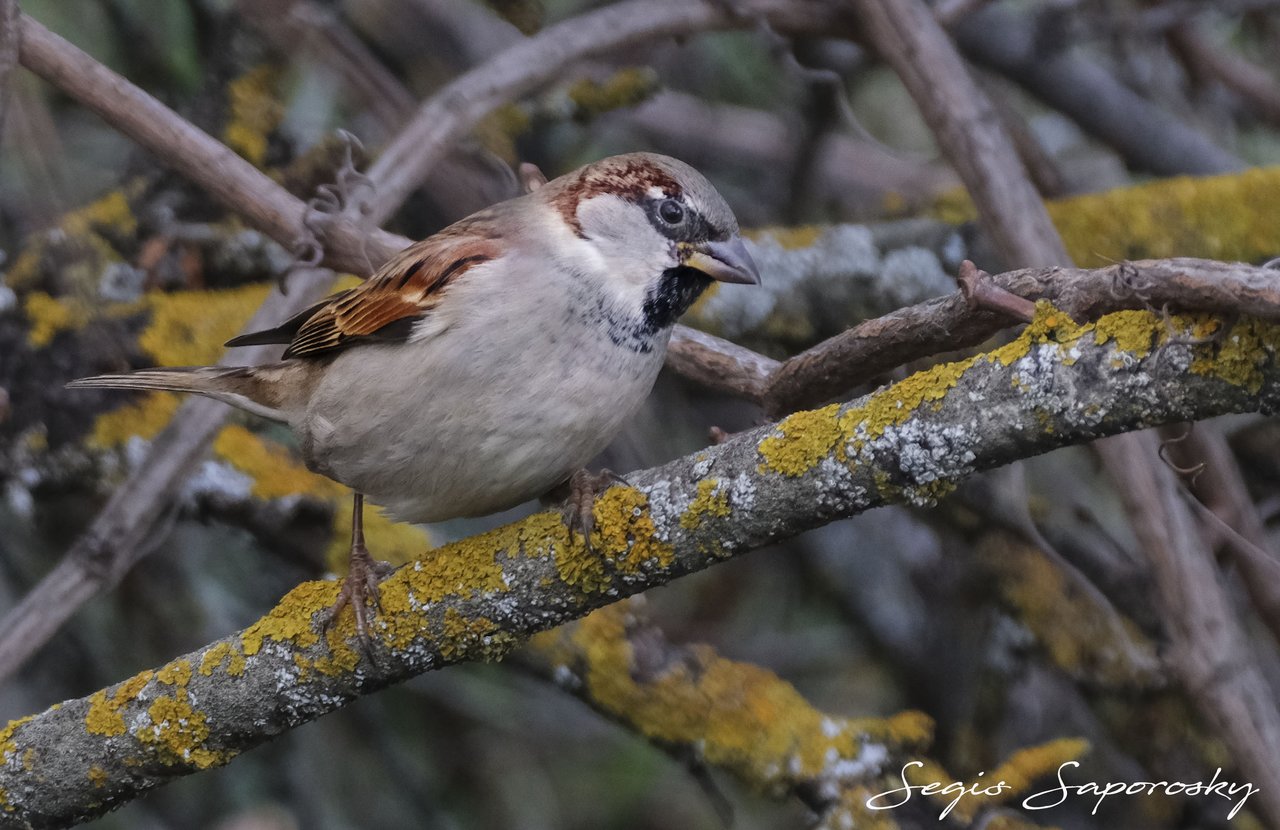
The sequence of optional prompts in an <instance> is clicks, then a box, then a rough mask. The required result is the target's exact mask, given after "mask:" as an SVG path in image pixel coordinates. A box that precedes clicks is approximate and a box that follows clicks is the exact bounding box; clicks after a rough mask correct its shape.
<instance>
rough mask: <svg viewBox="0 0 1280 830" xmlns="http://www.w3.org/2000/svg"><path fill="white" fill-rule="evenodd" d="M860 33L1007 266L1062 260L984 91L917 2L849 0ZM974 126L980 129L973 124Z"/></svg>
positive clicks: (1057, 242)
mask: <svg viewBox="0 0 1280 830" xmlns="http://www.w3.org/2000/svg"><path fill="white" fill-rule="evenodd" d="M853 6H854V7H855V8H856V9H858V12H859V15H860V16H861V18H862V20H863V23H864V24H865V26H866V34H867V37H868V39H869V40H870V41H871V43H872V45H873V46H874V47H875V49H876V51H877V52H879V53H880V55H881V57H883V58H884V59H885V61H886V62H888V63H889V65H890V66H892V67H893V70H894V72H895V73H897V75H898V77H899V78H901V79H902V83H903V85H905V86H906V87H907V91H908V92H910V93H911V96H912V97H913V98H914V99H915V100H916V104H917V106H919V108H920V112H921V114H922V115H923V116H924V118H925V121H926V122H927V123H928V124H929V127H930V129H931V130H932V131H933V133H934V135H935V136H936V137H937V139H938V143H939V146H940V147H941V149H942V151H943V154H944V155H945V156H946V157H947V160H948V161H950V162H951V165H952V167H954V168H955V169H956V172H957V173H959V174H960V179H961V180H962V181H963V182H964V183H965V186H966V187H967V188H968V190H969V193H970V195H971V196H972V197H973V201H974V203H975V205H976V206H977V208H978V215H979V217H980V218H981V221H982V224H983V226H984V227H985V228H986V230H987V232H988V233H990V234H991V237H992V239H993V240H994V241H995V244H996V249H997V250H998V251H999V253H1000V256H1001V258H1002V259H1003V260H1004V262H1005V263H1006V264H1007V265H1009V266H1010V267H1015V268H1016V267H1020V266H1021V267H1025V266H1031V265H1044V264H1048V263H1052V264H1057V265H1065V264H1068V262H1069V260H1068V258H1067V251H1066V248H1064V247H1063V245H1062V240H1061V239H1059V238H1058V232H1057V231H1056V230H1055V229H1054V227H1053V222H1051V221H1050V220H1049V214H1048V213H1047V212H1046V211H1045V209H1044V205H1043V203H1042V202H1041V200H1040V195H1039V194H1038V193H1037V192H1036V189H1035V188H1034V187H1032V186H1031V183H1030V182H1029V181H1028V180H1027V177H1026V174H1025V171H1024V170H1023V169H1022V167H1021V165H1019V164H1018V162H1017V157H1018V156H1017V150H1016V148H1015V147H1014V146H1013V143H1012V142H1011V141H1010V140H1009V138H1008V136H1006V135H1005V134H1004V132H1003V131H1002V130H1000V129H999V128H998V118H997V116H996V114H995V110H994V109H993V108H992V106H991V103H990V101H989V100H988V99H987V96H986V95H985V94H983V92H982V90H981V89H980V88H979V87H978V85H977V84H976V83H975V82H974V80H973V78H972V77H971V76H970V74H969V72H968V70H967V68H966V67H965V63H964V60H963V59H962V58H961V57H960V56H959V55H958V54H957V53H956V51H955V48H954V47H953V46H952V45H951V41H950V39H949V38H948V37H947V35H946V33H945V32H944V31H943V30H942V27H941V26H939V25H938V23H937V21H936V20H935V19H934V17H933V13H932V12H931V11H930V10H929V8H928V7H927V6H925V5H924V4H923V3H921V2H886V3H880V2H873V1H872V0H854V3H853ZM975 125H981V126H982V127H983V128H982V129H974V126H975Z"/></svg>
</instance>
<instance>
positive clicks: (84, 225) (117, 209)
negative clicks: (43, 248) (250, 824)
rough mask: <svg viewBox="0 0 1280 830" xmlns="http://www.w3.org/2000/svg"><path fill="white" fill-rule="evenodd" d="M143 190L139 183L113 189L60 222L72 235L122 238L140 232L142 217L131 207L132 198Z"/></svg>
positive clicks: (65, 230) (67, 232) (69, 234)
mask: <svg viewBox="0 0 1280 830" xmlns="http://www.w3.org/2000/svg"><path fill="white" fill-rule="evenodd" d="M139 190H140V186H139V184H138V183H136V182H135V183H133V184H130V185H127V186H126V187H124V188H121V189H117V190H113V191H111V192H110V193H108V194H107V195H105V196H103V197H102V198H100V199H98V200H96V201H94V202H90V203H89V204H87V205H85V206H84V207H82V208H80V209H78V210H73V211H71V212H70V213H68V214H66V215H65V216H63V217H62V221H61V222H60V223H59V225H60V227H61V228H62V230H63V232H65V233H66V234H67V235H68V236H81V235H84V234H89V233H94V232H98V231H106V232H109V233H112V234H116V235H119V236H126V237H128V236H133V235H134V234H136V233H137V232H138V218H137V217H136V216H134V214H133V208H131V207H129V197H130V196H131V195H135V194H136V193H137V192H138V191H139Z"/></svg>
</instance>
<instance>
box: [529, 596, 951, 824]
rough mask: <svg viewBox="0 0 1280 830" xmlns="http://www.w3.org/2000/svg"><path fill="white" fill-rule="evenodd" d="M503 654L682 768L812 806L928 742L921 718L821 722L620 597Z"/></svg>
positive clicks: (767, 682)
mask: <svg viewBox="0 0 1280 830" xmlns="http://www.w3.org/2000/svg"><path fill="white" fill-rule="evenodd" d="M513 659H518V660H519V662H520V664H521V665H522V666H525V667H527V668H529V669H531V670H532V671H534V672H535V673H537V674H539V675H541V676H543V677H545V678H546V679H548V680H550V681H552V682H554V683H555V684H556V685H558V686H560V687H561V688H563V689H564V690H566V691H568V692H570V693H572V694H574V695H577V696H578V697H580V698H582V699H583V700H584V701H585V702H586V703H588V704H589V705H590V706H592V707H593V708H595V709H597V710H598V711H600V712H601V713H603V714H605V715H606V716H608V717H610V718H612V719H614V720H617V721H619V722H621V723H622V724H624V725H625V726H627V727H628V728H629V729H631V730H632V731H634V732H636V733H638V734H639V735H642V736H644V737H645V738H647V739H648V740H650V741H653V742H654V743H655V744H658V745H659V746H662V747H665V748H667V749H669V750H670V751H672V752H673V753H675V754H676V755H677V756H680V757H684V758H685V759H686V760H688V761H689V762H691V763H698V764H704V763H705V764H708V765H710V766H714V767H717V768H719V769H723V770H726V771H727V772H730V773H732V774H733V775H735V776H736V777H737V778H738V779H739V780H741V781H743V782H744V783H746V784H748V785H750V786H751V787H752V788H754V789H756V790H759V791H761V792H766V793H769V794H770V795H775V796H781V795H786V794H791V795H796V796H798V797H800V798H801V799H803V800H804V801H806V802H807V803H809V804H810V805H811V806H812V807H814V809H821V808H822V807H823V805H825V804H827V803H830V802H832V801H835V800H836V799H837V798H839V796H840V794H841V792H842V791H843V790H844V789H845V788H847V787H849V786H850V785H852V784H858V783H865V782H866V781H868V780H869V779H873V778H876V777H878V776H879V774H880V773H881V772H882V771H883V770H885V769H886V768H887V769H896V768H898V767H894V766H892V762H893V761H897V762H898V766H900V765H901V760H903V759H904V758H909V757H911V756H912V755H914V754H915V753H918V752H921V751H923V750H925V749H927V747H928V745H929V743H930V741H931V740H932V734H933V722H932V721H931V720H930V719H929V717H928V716H927V715H924V714H922V713H919V712H904V713H902V714H900V715H897V716H896V717H893V718H886V719H851V718H844V717H839V716H835V715H828V714H826V713H824V712H821V711H819V710H818V709H815V708H814V707H813V705H812V704H810V703H809V702H808V701H807V700H805V699H804V697H803V696H801V694H800V693H799V692H797V691H796V689H795V687H794V686H792V685H791V684H790V683H787V682H786V681H785V680H783V679H782V678H780V677H778V676H777V675H776V674H774V673H773V672H771V671H769V670H767V669H764V668H760V667H759V666H754V665H752V664H750V663H742V662H738V661H734V660H729V659H727V658H725V657H722V656H721V655H719V654H717V653H716V651H715V649H713V648H712V647H710V646H708V645H701V644H698V645H676V644H673V643H671V642H668V641H667V639H666V637H665V636H664V635H663V633H662V632H661V631H660V630H658V629H657V628H656V627H655V626H653V625H652V624H651V623H648V622H646V621H645V620H644V619H643V618H642V617H640V616H638V615H637V614H636V613H635V609H634V608H633V607H631V604H630V603H625V602H620V603H615V604H613V605H610V606H608V607H606V608H601V609H600V610H598V611H595V612H593V613H591V614H589V615H587V616H586V617H584V618H583V619H581V620H579V621H577V622H575V623H572V624H570V625H564V626H560V627H559V628H556V629H555V630H553V631H547V632H544V633H542V634H538V635H537V636H535V637H534V638H533V639H532V640H531V641H530V643H529V644H528V646H527V647H526V648H525V649H523V650H522V651H521V652H520V653H519V656H518V658H513Z"/></svg>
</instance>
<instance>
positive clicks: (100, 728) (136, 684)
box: [84, 670, 154, 737]
mask: <svg viewBox="0 0 1280 830" xmlns="http://www.w3.org/2000/svg"><path fill="white" fill-rule="evenodd" d="M152 677H154V673H153V672H151V671H149V670H148V671H144V672H140V673H139V674H135V675H134V676H133V677H131V678H129V679H128V680H126V681H124V682H123V683H118V684H116V686H114V687H113V689H114V690H113V689H102V690H100V691H97V692H94V693H93V694H92V695H91V696H90V697H89V711H88V713H87V714H86V715H85V718H84V725H85V729H87V730H88V732H89V734H91V735H105V736H107V737H112V736H115V735H123V734H124V733H125V723H124V716H123V715H122V714H120V710H121V709H122V708H124V707H125V706H126V705H128V704H129V703H131V702H133V701H134V700H135V699H136V698H137V697H138V694H139V693H140V692H141V691H142V690H143V689H145V688H146V687H147V684H148V683H150V682H151V679H152Z"/></svg>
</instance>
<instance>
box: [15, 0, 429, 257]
mask: <svg viewBox="0 0 1280 830" xmlns="http://www.w3.org/2000/svg"><path fill="white" fill-rule="evenodd" d="M20 29H21V34H22V50H21V59H22V65H23V66H25V67H27V68H28V69H30V70H31V71H32V72H34V73H36V74H37V75H39V76H40V77H42V78H44V79H45V80H47V81H49V82H50V83H52V84H53V85H54V86H56V87H58V88H59V89H61V90H62V91H63V92H66V93H67V94H68V95H70V96H72V97H73V98H75V99H76V100H78V101H79V102H80V103H82V104H84V105H85V106H86V107H88V108H89V109H91V110H93V111H94V112H96V113H97V114H98V115H100V116H102V117H103V118H104V119H105V120H106V121H107V122H108V123H110V124H111V125H112V126H114V127H116V128H117V129H119V130H120V131H121V132H122V133H124V134H125V135H127V136H129V137H130V138H132V139H133V140H134V141H136V142H138V143H139V144H141V145H142V146H143V147H145V148H146V149H147V150H149V151H151V152H152V153H154V154H155V155H156V156H157V157H158V158H159V159H160V160H161V161H162V162H163V163H164V164H167V165H169V166H171V167H173V168H174V169H175V170H177V171H178V172H180V173H182V174H183V175H184V176H186V177H187V178H189V179H191V180H192V181H193V182H195V183H196V184H199V185H200V186H201V187H204V188H205V189H207V190H208V191H209V193H210V194H211V195H212V196H213V197H214V198H215V199H217V200H218V201H219V202H221V203H222V204H223V205H225V206H227V207H228V208H230V209H231V210H234V211H236V212H237V213H239V214H241V215H243V216H244V217H245V219H246V220H248V221H249V222H250V223H251V224H252V225H253V226H254V227H256V228H258V229H259V230H262V231H263V232H265V233H266V234H268V235H269V236H271V237H272V238H273V239H275V240H276V241H277V242H279V243H281V244H282V245H284V246H286V247H288V248H292V247H293V246H294V245H296V244H297V243H298V241H299V240H301V239H305V238H306V237H307V233H308V232H307V230H306V228H305V227H304V226H303V217H304V216H305V215H306V206H305V205H303V203H302V202H301V201H300V200H298V199H296V198H294V197H293V196H292V195H290V194H289V193H288V192H287V191H286V190H285V189H284V188H282V187H281V186H280V185H278V184H276V183H275V182H273V181H272V180H271V179H270V178H268V177H267V175H266V174H265V173H263V172H262V171H260V170H258V169H257V168H255V167H254V166H253V165H252V164H250V163H249V162H247V161H245V160H244V159H242V158H240V156H238V155H236V154H235V153H234V152H232V151H231V150H230V149H229V148H227V147H226V146H225V145H223V144H221V143H219V142H218V141H217V140H215V139H214V138H212V137H211V136H209V135H208V134H207V133H205V132H203V131H202V130H199V129H197V128H196V127H194V126H193V125H191V124H190V123H188V122H187V121H185V120H183V119H182V118H181V117H179V116H178V114H177V113H175V112H174V111H173V110H171V109H169V108H168V107H166V106H165V105H164V104H162V103H160V102H159V101H157V100H156V99H155V98H153V97H152V96H150V95H148V94H147V93H146V92H144V91H142V90H141V89H139V88H138V87H136V86H134V85H133V84H131V83H129V82H128V81H126V80H125V79H124V78H122V77H120V76H119V75H117V74H116V73H114V72H112V71H111V70H110V69H107V68H106V67H105V66H103V65H102V64H100V63H98V62H97V61H95V60H94V59H93V58H91V57H89V56H88V55H86V54H85V53H84V52H82V51H80V50H79V49H77V48H76V47H75V46H73V45H71V44H70V43H68V42H67V41H65V40H63V39H62V38H60V37H58V36H57V35H56V34H54V33H52V32H50V31H49V30H48V29H46V28H44V27H43V26H41V25H40V24H39V23H37V22H36V21H34V20H32V19H31V18H30V17H29V16H27V15H22V18H21V21H20ZM325 243H326V250H325V263H326V264H327V265H329V266H331V267H333V268H336V269H339V270H350V271H354V272H356V273H363V272H364V270H365V269H366V268H367V264H368V262H369V260H370V259H373V260H374V261H375V262H382V261H384V260H385V259H386V258H387V257H388V256H390V255H391V254H393V253H394V252H396V251H398V250H400V249H401V248H403V247H404V240H403V239H401V238H399V237H395V236H393V235H391V234H388V233H386V232H385V231H376V230H375V231H372V232H366V231H361V230H359V229H358V228H357V227H356V226H355V224H354V223H352V222H350V221H347V220H335V221H334V222H331V223H330V224H328V225H327V226H326V228H325ZM366 252H367V255H366Z"/></svg>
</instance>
